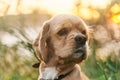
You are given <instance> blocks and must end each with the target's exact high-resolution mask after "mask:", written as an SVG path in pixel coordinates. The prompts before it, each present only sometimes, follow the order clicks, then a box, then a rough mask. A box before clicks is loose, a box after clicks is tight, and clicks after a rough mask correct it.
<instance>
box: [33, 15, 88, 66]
mask: <svg viewBox="0 0 120 80" xmlns="http://www.w3.org/2000/svg"><path fill="white" fill-rule="evenodd" d="M87 41H88V29H87V26H86V24H85V23H84V22H83V20H81V19H80V18H79V17H76V16H72V15H59V16H55V17H54V18H52V19H50V20H49V21H47V22H45V23H44V25H43V26H42V29H41V31H40V34H39V36H38V37H37V39H36V41H35V43H34V48H35V50H36V52H37V55H38V57H40V58H41V59H42V60H43V61H45V62H46V63H49V62H52V63H55V64H56V61H59V60H60V59H61V60H63V61H64V63H68V62H75V63H78V62H81V61H82V60H84V59H85V58H86V57H87V48H88V46H87Z"/></svg>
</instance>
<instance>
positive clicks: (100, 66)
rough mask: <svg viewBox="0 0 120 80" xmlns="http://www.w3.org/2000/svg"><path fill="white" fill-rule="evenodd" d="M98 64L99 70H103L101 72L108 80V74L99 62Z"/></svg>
mask: <svg viewBox="0 0 120 80" xmlns="http://www.w3.org/2000/svg"><path fill="white" fill-rule="evenodd" d="M97 64H98V66H99V68H100V69H101V71H102V72H103V74H104V77H105V80H108V77H107V74H106V72H105V71H104V68H103V67H102V65H101V64H100V63H98V62H97Z"/></svg>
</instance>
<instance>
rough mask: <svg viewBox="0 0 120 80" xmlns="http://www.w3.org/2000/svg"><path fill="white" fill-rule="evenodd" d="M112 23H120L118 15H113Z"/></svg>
mask: <svg viewBox="0 0 120 80" xmlns="http://www.w3.org/2000/svg"><path fill="white" fill-rule="evenodd" d="M112 21H113V22H116V23H120V14H117V15H114V16H113V17H112Z"/></svg>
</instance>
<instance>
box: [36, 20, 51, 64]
mask: <svg viewBox="0 0 120 80" xmlns="http://www.w3.org/2000/svg"><path fill="white" fill-rule="evenodd" d="M49 33H50V26H49V23H48V22H46V23H44V24H43V26H42V27H41V30H40V33H39V35H38V37H37V38H36V40H35V42H34V50H35V52H36V54H37V57H38V58H39V59H41V60H43V61H44V62H47V56H48V46H47V43H46V41H47V39H48V37H49Z"/></svg>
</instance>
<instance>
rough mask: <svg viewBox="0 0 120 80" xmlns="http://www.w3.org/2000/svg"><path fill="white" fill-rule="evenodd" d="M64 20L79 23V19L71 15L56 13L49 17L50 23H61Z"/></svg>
mask: <svg viewBox="0 0 120 80" xmlns="http://www.w3.org/2000/svg"><path fill="white" fill-rule="evenodd" d="M65 21H71V22H72V23H80V22H81V19H80V18H79V17H77V16H73V15H58V16H55V17H53V18H52V19H51V24H62V23H64V22H65Z"/></svg>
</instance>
